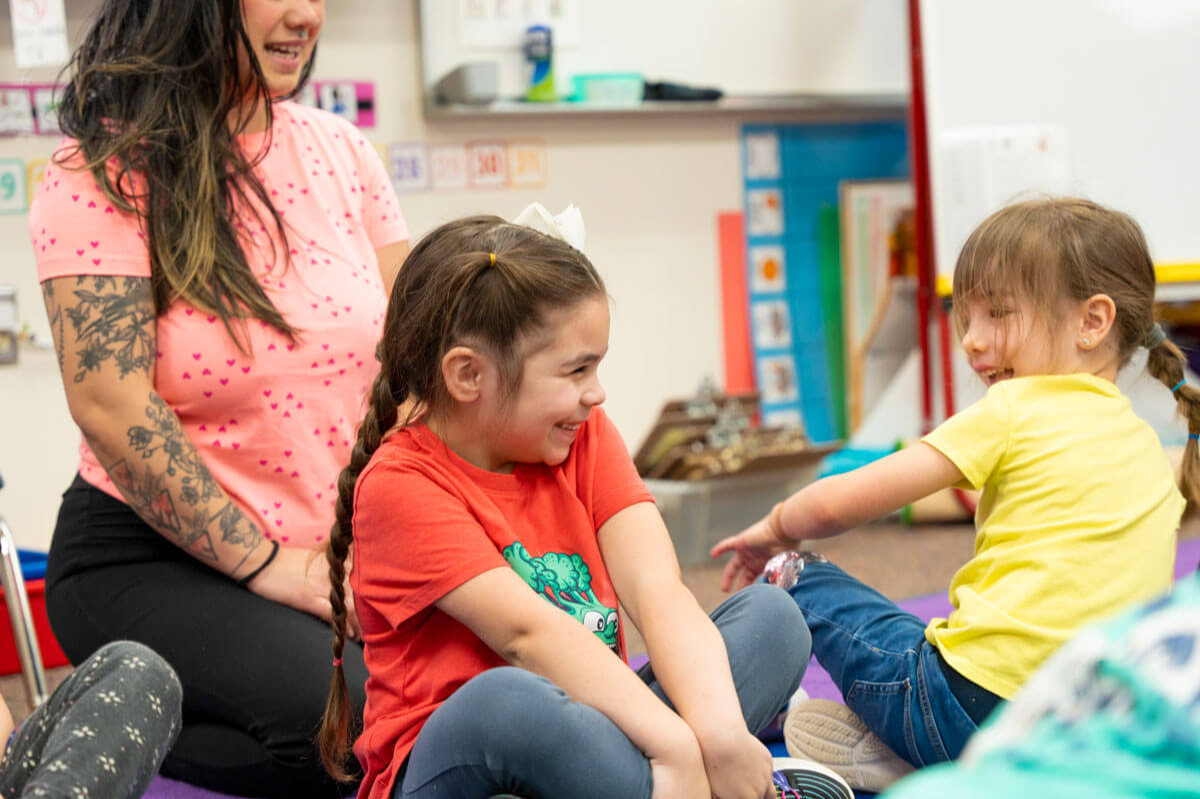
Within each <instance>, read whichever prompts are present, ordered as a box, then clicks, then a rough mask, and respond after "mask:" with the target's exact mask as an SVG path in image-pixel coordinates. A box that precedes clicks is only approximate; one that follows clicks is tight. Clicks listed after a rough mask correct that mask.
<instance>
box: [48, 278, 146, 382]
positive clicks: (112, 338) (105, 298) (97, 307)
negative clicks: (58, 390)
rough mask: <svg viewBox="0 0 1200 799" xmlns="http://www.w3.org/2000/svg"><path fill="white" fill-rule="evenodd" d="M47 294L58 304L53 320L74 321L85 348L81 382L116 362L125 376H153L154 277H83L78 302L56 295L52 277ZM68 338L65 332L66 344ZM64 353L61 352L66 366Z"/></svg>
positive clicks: (76, 291)
mask: <svg viewBox="0 0 1200 799" xmlns="http://www.w3.org/2000/svg"><path fill="white" fill-rule="evenodd" d="M42 285H43V293H44V294H45V296H46V298H47V304H48V305H52V307H53V310H51V311H50V317H51V321H52V323H53V320H54V319H55V318H56V317H57V318H58V320H59V321H58V324H59V325H61V324H63V320H62V317H63V316H64V315H65V317H66V319H68V320H70V322H71V327H72V328H73V330H74V333H75V340H76V343H77V344H78V345H80V346H81V349H79V350H77V351H76V354H77V355H78V356H79V371H77V372H76V373H75V377H74V380H75V382H76V383H79V382H81V381H83V379H84V378H85V377H86V376H87V374H88V373H89V372H99V371H100V368H101V367H102V366H103V365H104V364H105V363H107V362H110V361H111V362H112V363H114V364H116V366H117V368H118V373H119V377H122V378H123V377H125V376H126V375H128V374H132V373H134V372H141V373H145V374H148V373H149V372H150V370H151V369H152V368H153V366H154V358H155V352H154V336H155V330H154V321H155V316H154V303H153V301H152V297H151V294H150V281H149V280H147V279H145V278H133V277H122V278H117V277H107V276H103V275H102V276H82V277H79V278H77V279H76V287H75V289H74V291H72V292H71V293H72V294H73V295H74V300H73V302H70V303H69V304H68V303H67V302H64V303H63V304H61V305H60V304H59V303H58V301H57V300H56V299H55V298H54V294H55V293H54V287H53V285H52V281H46V282H45V283H43V284H42ZM64 338H65V337H64V336H62V335H59V336H58V339H59V347H60V349H62V348H63V344H62V342H63V341H64ZM64 355H65V353H64V352H60V353H59V362H60V364H61V363H62V362H63V361H64Z"/></svg>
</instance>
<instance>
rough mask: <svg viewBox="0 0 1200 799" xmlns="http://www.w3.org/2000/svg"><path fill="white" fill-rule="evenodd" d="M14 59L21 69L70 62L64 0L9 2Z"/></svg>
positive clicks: (10, 0) (57, 65)
mask: <svg viewBox="0 0 1200 799" xmlns="http://www.w3.org/2000/svg"><path fill="white" fill-rule="evenodd" d="M8 5H9V11H10V12H11V14H12V33H13V56H14V57H15V58H16V62H17V66H18V67H20V68H21V69H28V68H29V67H59V66H62V65H63V64H66V63H67V59H68V58H69V57H70V48H69V47H68V46H67V15H66V12H65V10H64V8H63V0H9V4H8Z"/></svg>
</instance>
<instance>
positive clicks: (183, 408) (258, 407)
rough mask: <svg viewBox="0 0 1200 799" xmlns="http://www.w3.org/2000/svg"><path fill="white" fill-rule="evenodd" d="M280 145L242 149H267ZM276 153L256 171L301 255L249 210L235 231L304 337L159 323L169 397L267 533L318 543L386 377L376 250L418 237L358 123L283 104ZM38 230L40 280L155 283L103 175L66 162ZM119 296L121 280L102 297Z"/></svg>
mask: <svg viewBox="0 0 1200 799" xmlns="http://www.w3.org/2000/svg"><path fill="white" fill-rule="evenodd" d="M265 137H266V133H260V134H247V135H245V136H242V137H241V138H240V139H239V141H240V142H241V143H242V145H243V147H244V149H245V150H246V151H247V152H249V153H255V152H257V151H258V149H259V148H260V147H261V146H262V144H263V142H264V141H265ZM271 142H272V143H271V147H270V151H269V152H268V153H267V155H266V156H265V158H264V159H263V161H262V163H261V164H259V166H258V167H257V170H258V175H259V178H260V180H261V181H262V184H263V186H264V187H265V189H266V191H267V194H268V195H269V196H270V197H271V201H272V203H273V204H274V206H275V208H276V209H277V210H278V211H279V214H280V216H281V217H282V218H283V222H284V225H285V228H286V229H287V234H288V248H284V247H283V245H282V244H281V243H280V242H278V241H276V237H277V234H276V233H275V232H274V230H273V229H272V226H271V224H270V217H269V216H266V215H264V216H263V219H264V222H266V223H267V225H266V227H267V230H266V231H263V230H261V229H257V230H250V229H249V225H248V222H249V220H250V219H252V218H253V217H252V216H250V215H249V214H248V213H242V214H238V215H237V216H236V217H235V220H236V221H235V224H236V225H237V226H238V228H239V229H241V230H242V231H243V232H244V234H245V236H246V238H247V239H249V242H248V243H247V244H245V245H244V250H245V253H246V258H247V261H248V262H249V264H250V268H251V270H252V272H253V273H254V275H255V276H257V277H258V278H259V279H260V281H261V283H262V286H263V288H264V289H265V290H266V293H267V296H268V297H269V298H270V299H271V301H272V302H273V303H274V304H275V307H276V308H277V309H279V311H280V312H281V313H282V314H283V316H284V317H285V318H286V319H287V320H288V321H289V322H290V323H291V324H292V325H293V326H295V327H296V328H297V329H299V330H300V336H299V338H298V339H297V341H296V342H295V343H292V342H289V341H288V340H287V338H286V337H285V336H284V335H283V334H281V333H279V332H278V331H277V330H275V329H274V328H272V327H270V326H268V325H267V324H266V323H263V322H259V321H257V320H251V321H250V322H249V323H248V324H246V325H245V328H244V330H245V332H244V334H243V335H244V336H245V337H246V338H247V339H248V340H249V353H250V354H249V355H246V354H243V353H242V352H240V351H239V350H238V348H237V347H236V346H235V344H234V342H233V341H232V340H231V339H230V337H229V335H228V333H227V332H226V330H225V328H224V326H223V325H222V324H221V322H220V320H219V319H217V318H216V317H213V316H210V315H207V314H205V313H203V312H201V311H198V310H197V309H196V308H194V307H192V306H191V305H190V304H188V303H186V302H182V301H176V302H174V303H172V305H171V306H170V307H169V308H168V309H167V311H166V312H165V313H164V314H162V315H161V316H160V317H158V320H157V324H156V330H157V335H158V362H157V367H156V369H155V374H154V387H155V389H156V390H157V391H158V393H159V394H160V395H161V396H162V398H163V399H164V400H165V401H166V402H167V404H169V405H170V406H171V407H172V408H173V409H174V410H175V412H176V414H177V415H178V417H179V421H180V422H181V423H182V425H183V429H184V430H185V431H186V432H187V434H188V436H189V437H190V438H191V440H192V442H193V443H194V444H195V445H196V449H197V450H198V451H199V452H200V455H201V457H202V458H203V459H204V462H205V464H206V465H207V466H208V468H209V470H210V471H211V472H212V474H213V477H214V478H216V480H217V482H218V483H220V485H221V486H222V488H224V489H225V490H226V492H228V493H229V495H230V497H231V498H232V499H233V500H234V501H236V502H237V503H238V504H239V505H240V506H241V508H242V510H243V512H245V513H246V514H247V515H248V517H249V518H252V519H254V520H255V521H256V522H257V523H258V524H259V525H260V527H261V528H262V529H263V531H264V532H266V534H267V536H268V537H272V538H277V539H278V540H279V541H280V542H281V543H283V544H286V545H291V546H311V545H313V544H316V543H318V542H320V541H322V540H323V539H324V537H325V536H326V535H327V534H328V532H329V528H330V525H331V524H332V522H333V502H334V496H335V494H336V492H335V490H334V481H335V480H336V479H337V475H338V472H339V471H340V470H341V469H342V467H343V466H344V465H345V463H346V462H347V461H348V460H349V458H350V447H351V445H352V443H353V440H354V432H355V427H356V425H357V424H358V422H359V420H360V418H361V415H362V412H363V398H364V396H365V395H366V392H367V390H368V388H369V387H370V383H371V381H372V380H373V379H374V377H375V373H376V370H377V369H378V364H377V362H376V361H375V357H374V352H375V344H376V342H377V341H378V339H379V335H380V332H381V330H382V324H383V317H384V311H385V309H386V307H387V298H386V296H385V295H384V290H383V283H382V280H381V278H380V273H379V265H378V262H377V258H376V255H375V251H376V250H377V249H379V248H381V247H384V246H386V245H389V244H394V243H396V242H400V241H405V240H407V239H408V227H407V225H406V224H405V222H404V217H403V216H402V215H401V213H400V210H399V202H398V200H397V199H396V194H395V191H394V190H393V188H392V184H391V181H390V179H389V177H388V174H387V171H386V170H385V168H384V166H383V163H382V162H381V161H380V158H379V155H378V153H377V152H376V150H375V148H374V147H373V146H372V145H371V144H370V143H368V142H367V140H366V139H365V138H364V137H363V135H362V134H361V133H360V132H359V131H358V130H357V129H356V128H355V127H354V126H352V125H350V124H349V123H348V122H346V121H345V120H343V119H340V118H339V117H337V116H334V115H333V114H330V113H327V112H324V111H319V110H316V109H312V108H306V107H304V106H299V105H296V104H295V103H289V102H284V103H279V104H277V105H276V106H275V121H274V126H273V130H272V131H271ZM73 144H74V143H73V142H71V141H70V140H68V141H67V142H65V143H64V146H73ZM79 162H80V159H78V158H77V159H76V163H79ZM243 223H246V224H245V226H243ZM29 231H30V236H31V238H32V240H33V248H34V255H35V256H36V258H37V266H38V279H39V280H41V281H45V280H49V279H51V278H56V277H64V276H84V275H87V276H93V275H104V276H113V277H116V278H121V277H139V278H148V277H150V255H149V251H148V249H147V247H146V242H145V239H144V232H143V231H142V230H141V227H140V225H139V222H138V219H137V217H136V215H134V214H131V213H123V212H121V211H119V210H117V209H115V208H113V207H112V205H111V204H110V203H109V202H108V201H107V199H106V198H105V197H104V195H103V194H102V193H101V192H100V191H99V189H98V187H97V186H96V182H95V179H94V178H93V177H92V174H91V173H90V172H87V171H80V170H72V169H66V168H63V167H60V166H58V165H57V164H53V163H52V164H51V166H50V167H49V168H48V169H47V170H46V173H45V179H44V180H43V182H42V184H41V187H40V188H39V190H38V192H37V196H36V198H35V200H34V204H33V208H32V210H31V212H30V218H29ZM269 241H274V242H275V245H276V253H277V257H273V254H272V249H271V246H270V244H269V243H268V242H269ZM289 250H290V255H291V262H290V263H286V262H285V261H284V260H283V255H285V254H288V253H289ZM117 287H118V284H117V281H116V280H114V281H113V282H112V284H111V285H110V286H108V287H102V289H101V290H102V291H103V290H104V288H107V290H109V291H112V292H116V291H117V290H118V288H117ZM68 379H70V377H69V376H68ZM80 455H81V458H80V464H79V473H80V474H81V475H82V476H83V478H84V479H85V480H86V481H88V482H89V483H91V484H92V485H94V486H96V487H97V488H99V489H101V490H102V491H105V492H106V493H108V494H111V495H112V496H114V497H116V498H117V499H122V498H121V495H120V493H119V492H118V491H117V489H116V487H115V486H114V485H113V484H112V481H111V480H110V479H109V476H108V474H107V473H106V472H105V470H104V468H103V466H101V464H100V463H99V462H98V461H97V460H96V457H95V455H93V454H92V452H91V450H90V449H89V448H88V446H87V444H86V443H81V444H80Z"/></svg>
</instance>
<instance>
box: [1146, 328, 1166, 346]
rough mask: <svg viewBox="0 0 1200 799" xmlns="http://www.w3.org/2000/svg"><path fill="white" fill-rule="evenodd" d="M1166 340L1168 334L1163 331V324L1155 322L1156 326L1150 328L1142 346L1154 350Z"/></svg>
mask: <svg viewBox="0 0 1200 799" xmlns="http://www.w3.org/2000/svg"><path fill="white" fill-rule="evenodd" d="M1166 340H1167V334H1166V333H1164V332H1163V329H1162V325H1160V324H1159V323H1158V322H1155V323H1154V327H1152V328H1150V332H1148V333H1147V334H1146V336H1145V338H1143V339H1142V346H1143V347H1145V348H1146V349H1148V350H1152V349H1154V348H1155V347H1157V346H1158V345H1159V344H1162V343H1163V342H1164V341H1166Z"/></svg>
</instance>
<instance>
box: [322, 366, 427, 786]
mask: <svg viewBox="0 0 1200 799" xmlns="http://www.w3.org/2000/svg"><path fill="white" fill-rule="evenodd" d="M381 360H382V359H381ZM403 393H406V392H402V394H403ZM403 400H404V397H403V396H401V397H399V398H398V397H396V396H395V395H394V394H393V393H392V386H391V381H390V380H389V379H388V374H387V369H386V368H382V369H380V370H379V374H378V375H377V376H376V377H375V383H374V384H373V385H372V386H371V402H370V405H369V407H368V408H367V413H366V415H365V416H364V417H363V423H362V426H361V427H359V429H358V438H357V440H356V441H355V442H354V449H353V450H352V451H351V454H350V463H349V465H347V466H346V468H344V469H342V473H341V475H339V476H338V493H337V504H336V508H335V511H336V521H335V522H334V524H333V529H332V530H331V531H330V534H329V543H328V544H327V545H326V546H325V560H326V561H327V562H328V563H329V586H330V587H329V603H330V605H331V606H332V615H331V619H330V626H331V627H332V628H333V662H334V667H333V678H332V679H331V680H330V683H329V698H328V699H327V700H326V703H325V716H324V718H323V719H322V721H321V732H320V734H319V735H318V736H317V743H318V746H319V747H320V750H321V762H322V764H323V765H324V766H325V770H326V771H327V772H329V775H330V776H332V777H333V778H334V779H336V780H340V781H343V782H349V781H351V780H352V779H353V778H352V777H351V776H350V775H349V774H348V773H347V772H346V760H347V758H348V757H349V754H350V752H349V737H350V717H351V711H350V691H349V688H348V687H347V686H346V673H345V670H344V669H343V668H342V665H341V664H342V652H343V650H344V648H345V645H346V586H345V583H346V556H347V555H348V554H349V552H350V545H351V543H352V542H353V541H354V526H353V512H354V485H355V483H357V482H358V476H359V475H360V474H361V473H362V470H363V469H365V468H366V466H367V462H368V461H370V460H371V456H372V455H373V454H375V450H377V449H379V444H380V442H382V440H383V436H384V434H385V433H387V431H388V430H390V429H391V428H392V426H393V425H395V424H396V419H397V417H398V415H399V408H400V403H401V402H403Z"/></svg>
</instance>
